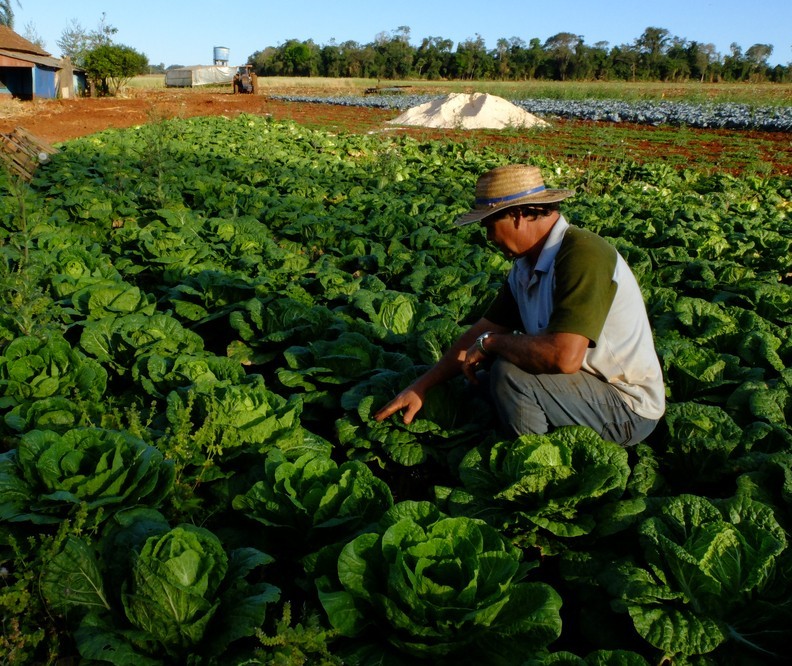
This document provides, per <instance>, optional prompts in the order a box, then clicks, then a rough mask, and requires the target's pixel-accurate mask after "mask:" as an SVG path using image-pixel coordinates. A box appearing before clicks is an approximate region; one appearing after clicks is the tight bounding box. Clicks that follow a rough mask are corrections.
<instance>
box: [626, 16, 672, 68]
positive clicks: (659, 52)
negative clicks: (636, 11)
mask: <svg viewBox="0 0 792 666" xmlns="http://www.w3.org/2000/svg"><path fill="white" fill-rule="evenodd" d="M671 41H672V37H671V34H670V33H669V32H668V30H666V29H665V28H646V30H644V31H643V34H642V35H641V36H640V37H639V38H638V39H637V40H635V47H636V49H637V50H638V53H639V54H640V56H641V59H640V63H641V65H642V67H641V71H642V73H643V76H642V78H648V79H659V78H662V73H663V72H662V69H663V57H664V56H665V54H666V51H667V49H668V45H669V43H670V42H671Z"/></svg>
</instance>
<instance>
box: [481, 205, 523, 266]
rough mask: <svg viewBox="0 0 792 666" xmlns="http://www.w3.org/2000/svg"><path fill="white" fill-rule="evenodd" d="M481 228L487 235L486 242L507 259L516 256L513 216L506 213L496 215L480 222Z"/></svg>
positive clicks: (515, 228)
mask: <svg viewBox="0 0 792 666" xmlns="http://www.w3.org/2000/svg"><path fill="white" fill-rule="evenodd" d="M481 226H482V227H483V228H484V231H485V232H486V234H487V240H488V241H489V242H490V243H492V244H493V245H495V246H496V247H497V248H498V249H499V250H500V251H501V252H503V254H505V255H506V256H507V257H512V256H515V255H516V254H518V246H517V240H518V234H517V224H516V220H515V216H514V214H513V213H512V212H510V211H506V212H502V213H496V214H495V215H491V216H490V217H487V218H484V219H483V220H482V221H481Z"/></svg>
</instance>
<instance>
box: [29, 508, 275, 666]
mask: <svg viewBox="0 0 792 666" xmlns="http://www.w3.org/2000/svg"><path fill="white" fill-rule="evenodd" d="M118 525H121V527H120V528H119V527H118ZM271 562H272V558H271V557H270V556H269V555H267V554H265V553H262V552H261V551H258V550H256V549H253V548H239V549H236V550H233V551H231V552H229V553H227V552H226V551H225V549H224V548H223V544H222V543H221V541H220V539H219V538H218V537H217V536H216V535H215V534H214V533H213V532H211V531H209V530H207V529H205V528H201V527H196V526H194V525H187V524H185V525H179V526H177V527H174V528H170V527H169V526H168V524H167V523H166V522H165V520H164V518H163V517H162V516H161V515H160V514H158V513H157V512H155V511H150V510H140V511H132V512H129V514H128V515H126V516H120V519H119V521H117V524H116V526H115V529H114V530H113V529H111V530H110V531H109V532H108V535H107V536H106V537H105V539H104V541H103V543H102V549H101V551H99V550H97V548H96V547H95V546H93V545H92V544H90V543H88V542H87V541H86V540H85V539H83V538H78V537H69V538H68V539H67V540H66V542H65V543H64V546H63V548H62V550H61V551H59V552H58V553H57V554H56V555H55V556H54V557H53V558H52V559H51V560H50V561H48V562H47V563H46V564H45V566H44V570H43V572H42V577H41V592H42V595H43V597H44V599H45V600H46V601H47V603H48V605H49V607H50V609H51V610H52V611H53V612H55V613H62V614H64V615H65V616H66V618H67V620H68V621H70V622H72V623H73V624H74V625H75V627H76V628H75V631H74V635H75V640H76V643H77V648H78V650H79V652H80V655H81V656H82V657H83V658H85V659H89V660H91V659H95V660H99V661H101V662H102V663H104V662H110V663H113V664H119V665H120V664H138V665H144V666H145V665H148V664H162V663H195V664H198V663H218V662H211V661H209V660H208V659H207V658H211V657H217V656H219V655H222V654H223V653H224V652H225V651H226V650H227V649H228V647H229V645H230V644H231V643H233V642H234V641H236V640H238V639H240V638H243V637H246V636H251V635H253V634H254V633H255V632H256V630H257V629H258V628H260V627H261V626H262V624H263V622H264V618H265V614H266V609H267V607H268V605H269V604H271V603H274V602H276V601H277V600H278V598H279V596H280V590H279V589H278V588H277V587H275V586H273V585H270V584H269V583H266V582H264V581H262V580H261V578H260V576H259V575H258V574H256V575H255V576H253V575H252V573H253V572H254V571H257V570H258V569H259V568H260V567H262V566H264V565H267V564H269V563H271ZM92 663H93V662H92Z"/></svg>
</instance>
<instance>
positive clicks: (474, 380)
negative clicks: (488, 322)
mask: <svg viewBox="0 0 792 666" xmlns="http://www.w3.org/2000/svg"><path fill="white" fill-rule="evenodd" d="M487 360H489V357H488V356H487V355H486V354H483V353H482V352H481V350H480V349H479V348H478V345H473V346H472V347H471V348H470V349H468V350H467V351H466V352H465V359H464V360H463V361H462V372H463V374H464V375H465V377H467V380H468V381H469V382H470V383H471V384H478V377H476V369H477V368H478V367H479V366H480V365H481V364H482V363H484V362H485V361H487Z"/></svg>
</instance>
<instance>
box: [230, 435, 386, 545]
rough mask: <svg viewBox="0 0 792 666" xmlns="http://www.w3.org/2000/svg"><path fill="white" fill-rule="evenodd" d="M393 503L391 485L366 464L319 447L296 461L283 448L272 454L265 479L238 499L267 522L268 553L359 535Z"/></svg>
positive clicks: (247, 511) (249, 512) (239, 507)
mask: <svg viewBox="0 0 792 666" xmlns="http://www.w3.org/2000/svg"><path fill="white" fill-rule="evenodd" d="M392 505H393V496H392V495H391V491H390V489H389V488H388V485H387V484H386V483H385V482H384V481H382V479H378V478H377V477H376V476H374V474H373V472H372V471H371V470H370V469H369V468H368V467H367V466H366V465H365V464H364V463H362V462H360V461H347V462H344V463H342V464H341V465H338V464H337V463H336V462H335V461H333V460H332V459H331V458H329V457H328V456H324V455H317V454H316V453H313V452H312V453H306V454H303V455H301V456H300V457H298V458H297V459H296V460H293V461H292V460H289V459H288V458H287V457H286V455H285V454H284V453H283V452H282V451H281V450H280V449H272V450H270V451H269V453H268V454H267V459H266V462H265V466H264V478H263V479H262V480H260V481H258V482H256V484H255V485H254V486H253V487H252V488H250V490H248V491H247V492H246V493H245V494H244V495H238V496H237V497H235V498H234V501H233V506H234V508H235V509H237V510H239V511H242V512H243V513H245V515H247V516H248V517H249V518H252V519H253V520H256V521H258V522H259V523H261V524H263V525H264V526H265V529H264V530H263V532H264V539H265V542H266V543H265V548H266V550H267V552H270V553H274V552H275V550H277V551H278V552H284V551H291V552H290V554H291V555H293V556H298V557H301V556H304V555H308V554H310V553H311V552H313V551H315V550H317V549H319V548H321V547H323V546H326V545H330V544H332V543H334V542H336V541H338V540H340V539H346V538H349V537H351V536H354V535H356V534H357V533H359V532H360V531H362V530H363V529H364V528H366V527H368V526H369V525H371V524H375V523H376V522H377V521H378V520H379V519H380V518H381V517H382V514H383V513H385V511H387V510H388V509H389V508H390V507H391V506H392Z"/></svg>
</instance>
